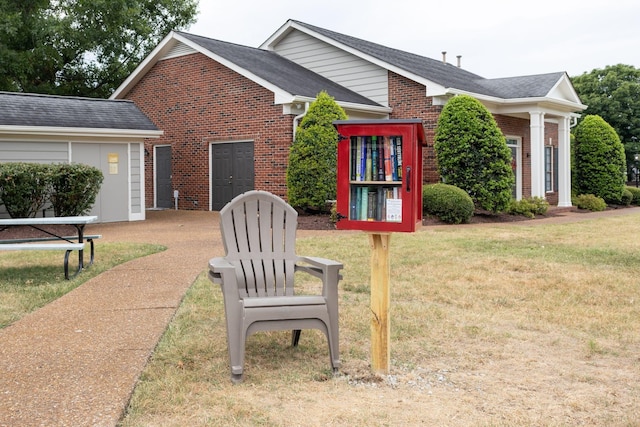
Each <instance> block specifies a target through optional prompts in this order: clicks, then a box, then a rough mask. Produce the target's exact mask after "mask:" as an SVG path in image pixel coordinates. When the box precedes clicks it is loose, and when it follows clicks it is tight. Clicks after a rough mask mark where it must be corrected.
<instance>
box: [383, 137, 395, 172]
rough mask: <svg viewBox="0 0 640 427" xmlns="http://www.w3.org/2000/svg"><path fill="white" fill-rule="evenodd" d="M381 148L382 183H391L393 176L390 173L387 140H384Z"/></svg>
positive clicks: (389, 146)
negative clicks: (382, 156)
mask: <svg viewBox="0 0 640 427" xmlns="http://www.w3.org/2000/svg"><path fill="white" fill-rule="evenodd" d="M382 147H383V150H384V181H391V180H392V179H393V176H392V171H391V143H390V140H389V138H384V142H383V143H382Z"/></svg>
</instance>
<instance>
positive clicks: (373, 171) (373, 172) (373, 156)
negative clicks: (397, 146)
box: [369, 136, 379, 181]
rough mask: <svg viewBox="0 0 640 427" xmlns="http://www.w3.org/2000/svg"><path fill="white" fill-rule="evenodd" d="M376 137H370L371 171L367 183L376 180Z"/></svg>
mask: <svg viewBox="0 0 640 427" xmlns="http://www.w3.org/2000/svg"><path fill="white" fill-rule="evenodd" d="M378 154H379V152H378V137H376V136H372V137H371V171H370V172H369V174H370V176H371V177H370V178H369V181H375V180H376V179H378Z"/></svg>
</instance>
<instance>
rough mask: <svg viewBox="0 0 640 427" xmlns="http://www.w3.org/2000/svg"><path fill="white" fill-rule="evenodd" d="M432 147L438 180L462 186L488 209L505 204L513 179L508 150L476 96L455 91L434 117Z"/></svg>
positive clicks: (499, 132) (496, 208) (501, 135)
mask: <svg viewBox="0 0 640 427" xmlns="http://www.w3.org/2000/svg"><path fill="white" fill-rule="evenodd" d="M434 148H435V152H436V159H437V162H438V173H439V174H440V176H441V177H442V180H443V181H444V182H445V183H447V184H451V185H455V186H456V187H459V188H462V189H463V190H464V191H466V192H467V193H468V194H469V195H470V196H471V199H472V200H473V201H474V203H475V204H476V205H477V206H478V207H480V208H482V209H485V210H488V211H491V212H502V211H504V210H506V209H507V208H508V207H509V203H510V202H511V198H512V196H511V190H512V186H513V183H514V180H515V177H514V175H513V170H512V169H511V151H510V150H509V148H508V147H507V142H506V139H505V137H504V135H503V134H502V132H501V131H500V128H499V127H498V125H497V123H496V121H495V119H494V117H493V115H492V114H491V112H490V111H489V110H488V109H487V108H486V107H485V106H484V105H482V104H481V103H480V102H479V101H478V100H476V99H474V98H472V97H470V96H467V95H459V96H456V97H454V98H452V99H451V100H449V102H447V104H446V105H445V106H444V108H443V109H442V113H441V114H440V117H439V118H438V127H437V128H436V134H435V142H434Z"/></svg>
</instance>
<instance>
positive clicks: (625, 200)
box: [620, 188, 633, 206]
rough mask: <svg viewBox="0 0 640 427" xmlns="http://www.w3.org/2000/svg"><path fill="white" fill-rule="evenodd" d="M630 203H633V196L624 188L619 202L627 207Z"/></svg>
mask: <svg viewBox="0 0 640 427" xmlns="http://www.w3.org/2000/svg"><path fill="white" fill-rule="evenodd" d="M632 201H633V194H632V193H631V191H629V190H627V189H626V188H625V189H624V190H622V199H621V201H620V202H621V203H622V204H623V205H624V206H629V205H631V202H632Z"/></svg>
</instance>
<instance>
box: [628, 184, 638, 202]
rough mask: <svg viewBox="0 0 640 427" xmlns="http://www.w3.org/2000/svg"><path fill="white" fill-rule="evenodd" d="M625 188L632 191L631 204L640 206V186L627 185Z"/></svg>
mask: <svg viewBox="0 0 640 427" xmlns="http://www.w3.org/2000/svg"><path fill="white" fill-rule="evenodd" d="M625 189H626V190H627V191H628V192H629V193H631V196H632V198H631V204H632V205H635V206H640V188H636V187H629V186H627V187H625Z"/></svg>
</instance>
